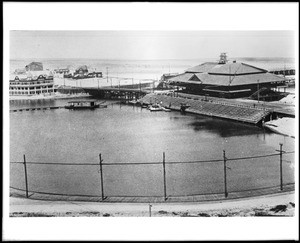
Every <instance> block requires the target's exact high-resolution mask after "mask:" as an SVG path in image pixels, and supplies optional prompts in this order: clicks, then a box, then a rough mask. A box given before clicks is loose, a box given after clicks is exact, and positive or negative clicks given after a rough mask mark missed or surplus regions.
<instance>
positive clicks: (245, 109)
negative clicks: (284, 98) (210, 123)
mask: <svg viewBox="0 0 300 243" xmlns="http://www.w3.org/2000/svg"><path fill="white" fill-rule="evenodd" d="M139 101H140V103H145V104H150V103H160V104H162V105H163V106H170V105H171V109H173V110H180V105H181V104H182V103H185V104H188V105H189V106H190V107H189V108H188V109H187V110H186V111H187V112H190V113H195V114H200V115H206V116H211V117H218V118H224V119H229V120H234V121H240V122H245V123H250V124H258V123H260V122H261V121H262V120H263V119H266V120H267V119H268V118H269V117H270V115H271V114H272V113H274V112H277V113H280V114H285V115H289V116H292V117H293V116H294V110H293V109H292V108H291V106H288V107H287V106H283V105H280V104H266V103H261V104H256V103H253V102H252V103H251V102H248V101H245V102H243V101H240V100H229V99H220V98H212V97H204V96H196V95H187V94H172V95H171V96H170V95H167V94H159V93H158V94H153V93H152V94H148V95H146V96H144V97H143V98H141V99H140V100H139Z"/></svg>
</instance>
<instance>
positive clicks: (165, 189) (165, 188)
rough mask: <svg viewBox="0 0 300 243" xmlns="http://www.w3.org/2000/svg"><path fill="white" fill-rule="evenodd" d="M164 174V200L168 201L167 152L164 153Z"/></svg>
mask: <svg viewBox="0 0 300 243" xmlns="http://www.w3.org/2000/svg"><path fill="white" fill-rule="evenodd" d="M163 172H164V198H165V201H166V200H167V185H166V161H165V152H163Z"/></svg>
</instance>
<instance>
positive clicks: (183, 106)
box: [180, 103, 190, 112]
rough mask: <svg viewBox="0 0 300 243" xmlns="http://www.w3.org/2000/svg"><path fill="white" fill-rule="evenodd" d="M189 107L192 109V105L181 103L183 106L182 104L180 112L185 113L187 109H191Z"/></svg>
mask: <svg viewBox="0 0 300 243" xmlns="http://www.w3.org/2000/svg"><path fill="white" fill-rule="evenodd" d="M189 107H190V105H187V104H184V103H181V104H180V111H182V112H185V110H186V109H187V108H189Z"/></svg>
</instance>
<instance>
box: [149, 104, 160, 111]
mask: <svg viewBox="0 0 300 243" xmlns="http://www.w3.org/2000/svg"><path fill="white" fill-rule="evenodd" d="M149 110H150V111H162V110H163V109H162V107H161V106H160V105H159V104H153V105H150V106H149Z"/></svg>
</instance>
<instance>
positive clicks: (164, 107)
mask: <svg viewBox="0 0 300 243" xmlns="http://www.w3.org/2000/svg"><path fill="white" fill-rule="evenodd" d="M162 109H163V111H166V112H170V111H171V109H170V108H169V107H166V106H163V107H162Z"/></svg>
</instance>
